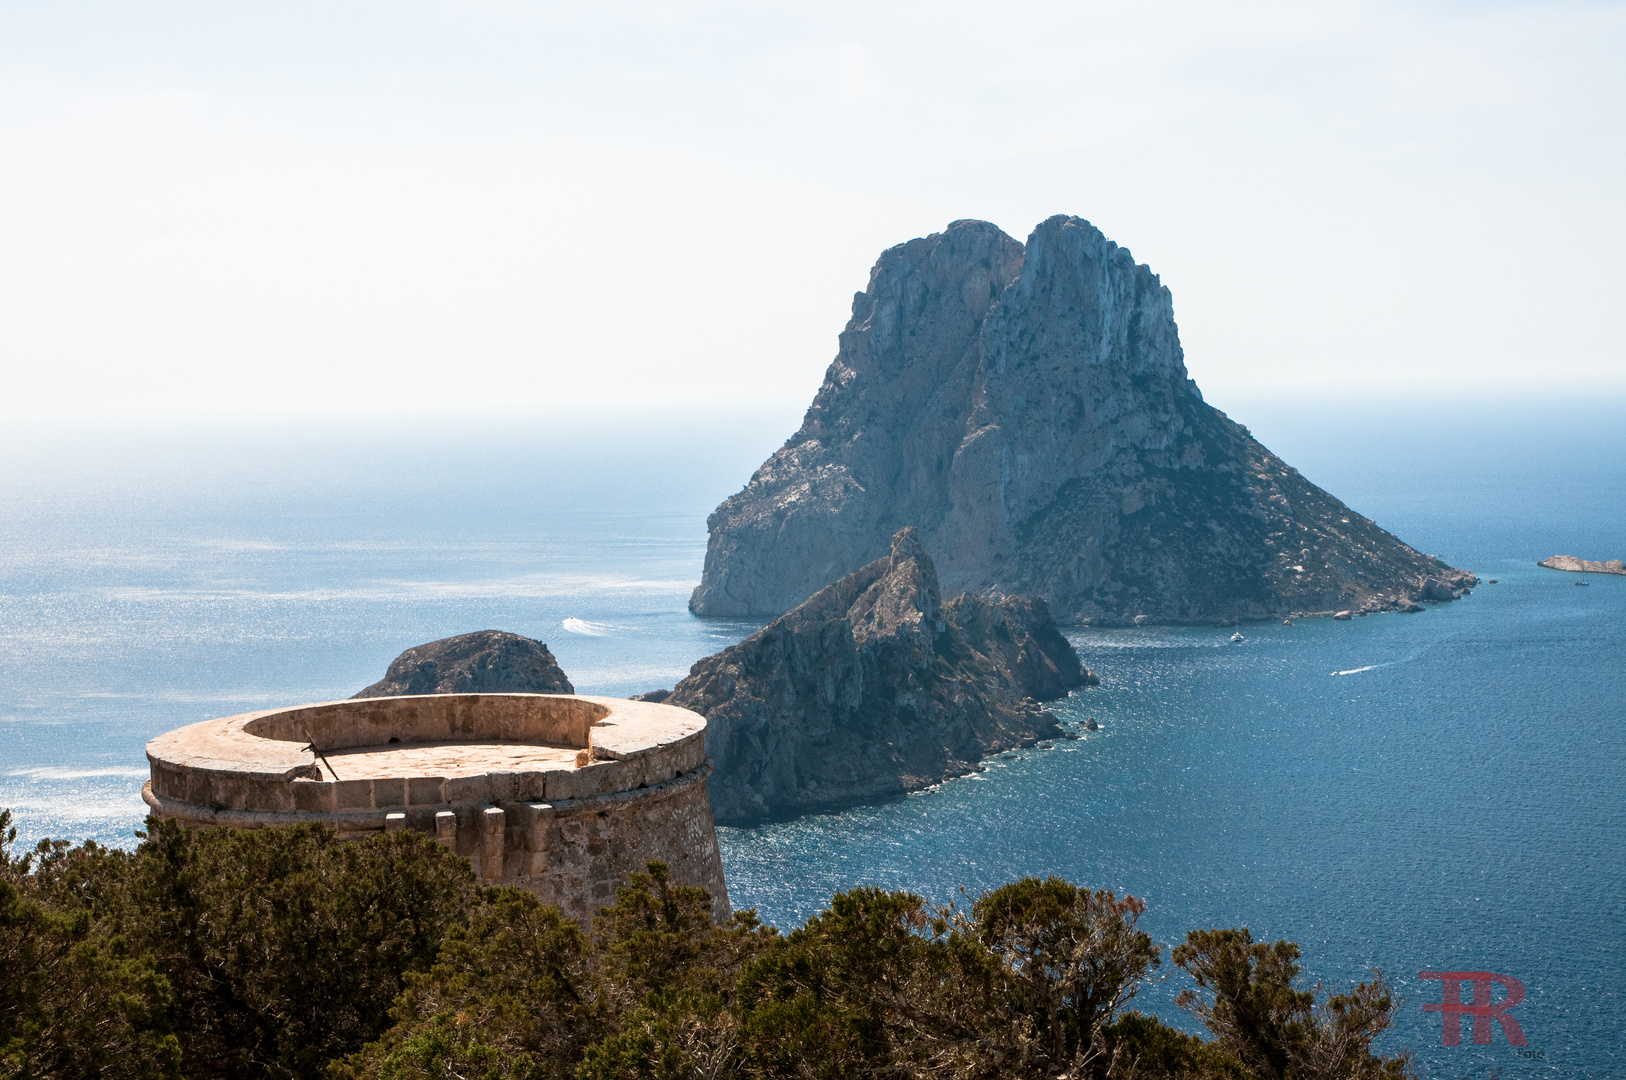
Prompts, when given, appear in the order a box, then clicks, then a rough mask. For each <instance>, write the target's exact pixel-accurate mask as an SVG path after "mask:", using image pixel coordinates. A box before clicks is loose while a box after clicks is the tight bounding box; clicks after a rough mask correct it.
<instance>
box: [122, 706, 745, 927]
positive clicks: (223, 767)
mask: <svg viewBox="0 0 1626 1080" xmlns="http://www.w3.org/2000/svg"><path fill="white" fill-rule="evenodd" d="M705 731H706V721H705V719H704V718H703V717H701V716H699V715H698V714H696V713H693V712H690V711H689V710H687V709H680V708H674V707H672V706H668V705H659V704H654V703H651V702H639V701H623V700H621V699H618V698H600V697H585V696H579V695H573V694H435V695H422V696H408V697H386V698H360V699H351V700H348V701H332V702H324V703H321V704H314V705H301V706H298V707H295V708H291V709H272V710H267V711H263V712H254V713H245V714H242V715H240V716H228V717H223V718H221V719H218V720H206V721H204V722H203V723H200V724H192V725H190V726H188V727H184V728H178V729H176V730H175V731H171V732H168V733H167V734H164V735H160V736H159V737H158V738H156V739H154V740H152V742H150V743H148V744H147V759H148V761H149V762H150V763H151V766H152V778H151V779H150V780H149V781H148V782H147V783H146V785H145V786H144V787H143V788H142V793H141V794H142V798H143V799H145V800H146V802H147V805H148V806H150V807H151V808H152V810H153V813H154V814H156V815H158V816H160V817H170V818H175V819H176V820H178V821H181V822H183V823H185V824H188V825H199V826H224V827H231V828H252V827H256V826H260V825H283V824H293V823H295V822H300V821H319V822H322V823H323V824H326V825H330V826H332V827H333V828H335V829H337V830H338V831H339V833H340V835H341V836H345V837H358V836H364V835H366V834H368V833H372V832H385V831H393V830H395V829H417V830H420V831H422V832H425V833H427V834H429V835H431V836H433V837H435V838H436V839H437V840H439V841H440V842H441V843H443V844H445V845H447V846H448V847H450V848H451V849H452V850H454V851H456V852H457V853H458V854H460V855H462V856H464V857H465V858H467V859H468V860H469V863H470V865H471V866H472V867H473V869H474V873H475V876H476V878H477V879H478V880H479V881H480V882H481V883H482V884H505V885H517V886H519V887H521V888H524V889H528V890H529V891H531V892H534V893H536V894H537V895H538V896H540V897H541V898H542V899H543V900H545V901H547V902H549V903H554V904H558V905H559V907H560V908H561V909H562V910H563V911H564V912H565V913H566V914H567V915H569V916H571V917H572V918H575V919H578V920H580V921H582V922H583V923H584V924H585V923H587V922H588V921H590V919H591V917H592V916H593V915H594V914H596V913H597V911H598V909H599V908H601V907H603V906H605V905H607V904H611V903H613V902H614V900H615V889H616V887H617V886H619V885H621V884H624V883H625V882H626V880H627V876H628V875H629V874H630V873H632V872H633V871H635V870H640V869H642V868H643V865H644V863H645V862H647V861H649V860H651V859H659V860H661V861H662V862H665V863H666V864H667V865H668V866H670V867H671V868H672V873H673V876H674V878H675V879H676V880H678V881H681V882H684V883H686V884H692V885H700V886H703V887H705V888H706V889H708V890H710V892H711V894H712V897H713V907H714V910H715V912H716V914H717V916H718V918H724V917H726V916H727V915H728V912H729V903H728V892H727V889H726V887H725V886H724V883H723V867H722V858H721V854H720V852H719V850H718V847H717V834H716V830H715V829H714V827H713V823H712V815H711V804H710V799H709V796H708V793H707V788H706V778H707V777H708V776H709V775H710V773H711V764H710V762H709V761H707V759H706V752H705ZM312 747H314V748H315V750H316V751H319V753H318V752H313V750H312V749H311V748H312Z"/></svg>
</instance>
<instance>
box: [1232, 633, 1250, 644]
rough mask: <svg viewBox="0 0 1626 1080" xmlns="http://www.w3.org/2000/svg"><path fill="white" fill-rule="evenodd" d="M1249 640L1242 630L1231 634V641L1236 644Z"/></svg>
mask: <svg viewBox="0 0 1626 1080" xmlns="http://www.w3.org/2000/svg"><path fill="white" fill-rule="evenodd" d="M1247 640H1248V639H1247V638H1245V637H1243V636H1242V631H1240V630H1238V631H1237V632H1236V633H1234V634H1232V635H1231V642H1232V643H1233V644H1236V645H1240V644H1242V643H1243V642H1244V641H1247Z"/></svg>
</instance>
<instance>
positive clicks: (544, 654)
mask: <svg viewBox="0 0 1626 1080" xmlns="http://www.w3.org/2000/svg"><path fill="white" fill-rule="evenodd" d="M575 692H576V688H575V687H573V686H571V685H570V680H569V679H567V678H565V673H564V672H563V671H562V670H561V669H560V667H559V664H558V662H557V661H555V660H554V658H553V653H551V652H549V651H548V647H547V646H546V645H544V644H542V642H540V641H533V640H532V639H530V638H528V637H521V636H520V635H519V634H510V633H507V632H505V631H502V630H478V631H476V632H474V633H472V634H458V635H457V636H456V637H449V638H442V639H441V640H439V641H431V642H429V643H428V644H427V645H414V646H413V647H412V648H410V649H408V650H407V651H406V652H404V653H402V654H401V655H400V656H397V657H396V658H395V659H394V660H392V661H391V662H390V666H389V670H388V671H386V672H385V673H384V677H383V678H382V679H380V680H379V681H378V682H375V683H373V685H371V686H369V687H368V688H367V689H365V690H363V691H362V692H361V693H359V694H357V695H356V697H358V698H374V697H401V696H403V695H407V694H574V693H575Z"/></svg>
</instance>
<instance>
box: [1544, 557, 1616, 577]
mask: <svg viewBox="0 0 1626 1080" xmlns="http://www.w3.org/2000/svg"><path fill="white" fill-rule="evenodd" d="M1536 565H1537V566H1545V567H1546V568H1547V569H1549V570H1568V571H1569V572H1571V573H1573V574H1626V562H1623V561H1622V560H1620V559H1610V560H1609V561H1608V562H1595V561H1593V560H1592V559H1577V558H1576V557H1575V556H1574V555H1554V556H1553V557H1552V558H1550V559H1543V560H1541V561H1540V562H1538V563H1537V564H1536Z"/></svg>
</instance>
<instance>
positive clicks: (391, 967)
mask: <svg viewBox="0 0 1626 1080" xmlns="http://www.w3.org/2000/svg"><path fill="white" fill-rule="evenodd" d="M9 822H10V816H9V814H0V840H4V841H5V843H4V844H0V1077H11V1076H15V1077H40V1078H46V1077H89V1076H108V1077H125V1076H129V1077H173V1076H182V1077H189V1078H190V1077H200V1078H201V1077H239V1076H242V1077H268V1078H269V1077H279V1078H280V1077H319V1076H327V1077H331V1078H333V1080H339V1078H349V1080H364V1078H365V1080H407V1078H424V1080H428V1078H431V1077H432V1078H435V1080H446V1078H451V1077H460V1078H465V1080H533V1078H534V1080H543V1078H545V1080H571V1078H574V1080H611V1078H622V1077H643V1078H662V1080H677V1078H706V1080H722V1078H739V1080H768V1078H780V1077H783V1078H787V1080H788V1078H829V1080H839V1078H846V1077H854V1078H856V1077H892V1078H898V1080H905V1078H916V1077H918V1078H926V1077H934V1078H935V1077H952V1078H958V1080H973V1078H981V1077H989V1078H992V1077H1013V1078H1027V1077H1031V1078H1034V1080H1039V1078H1063V1077H1066V1078H1070V1080H1085V1078H1092V1080H1111V1078H1122V1080H1158V1078H1168V1080H1175V1078H1216V1080H1217V1078H1225V1080H1285V1078H1290V1077H1291V1078H1295V1080H1367V1078H1372V1080H1387V1078H1398V1077H1404V1076H1408V1075H1410V1063H1409V1060H1408V1059H1407V1058H1406V1057H1405V1056H1403V1055H1402V1056H1399V1057H1379V1056H1375V1055H1373V1054H1372V1052H1371V1045H1372V1042H1373V1040H1374V1039H1375V1038H1376V1037H1377V1036H1378V1035H1379V1034H1381V1033H1382V1032H1383V1031H1384V1030H1385V1028H1386V1027H1387V1025H1388V1021H1389V1017H1390V1014H1391V1012H1392V1010H1393V1001H1392V999H1391V997H1390V995H1389V993H1388V991H1387V988H1386V987H1385V985H1384V983H1383V981H1382V978H1381V976H1380V977H1378V978H1377V979H1376V980H1375V981H1374V982H1372V983H1366V984H1362V985H1361V986H1359V987H1357V988H1356V989H1355V990H1353V991H1351V992H1349V993H1347V994H1334V995H1331V996H1327V995H1323V994H1321V993H1320V992H1319V991H1316V990H1310V989H1304V988H1302V987H1300V986H1299V985H1298V976H1299V967H1298V950H1297V948H1296V947H1295V946H1293V945H1292V944H1291V943H1289V942H1275V943H1272V944H1266V943H1263V942H1254V941H1253V940H1252V938H1251V936H1250V935H1249V933H1248V931H1246V930H1205V931H1193V932H1192V933H1191V934H1189V935H1188V936H1187V939H1186V942H1185V943H1184V944H1182V945H1180V946H1178V947H1176V948H1175V949H1174V950H1173V954H1172V959H1173V961H1174V964H1175V965H1176V966H1177V967H1178V968H1180V969H1182V970H1183V971H1184V972H1186V973H1187V974H1189V975H1190V976H1191V977H1192V979H1193V981H1194V983H1195V986H1196V988H1195V989H1194V990H1188V991H1186V992H1185V993H1183V994H1182V995H1181V999H1180V1000H1181V1004H1182V1005H1183V1006H1184V1007H1186V1008H1187V1009H1188V1010H1189V1011H1190V1012H1192V1013H1193V1015H1195V1016H1196V1017H1197V1018H1198V1019H1199V1020H1201V1021H1202V1023H1203V1024H1204V1025H1205V1026H1206V1027H1207V1028H1208V1030H1209V1032H1210V1033H1211V1035H1212V1036H1213V1037H1212V1038H1211V1039H1208V1040H1204V1039H1201V1038H1198V1037H1196V1036H1193V1035H1190V1034H1187V1033H1185V1032H1182V1031H1179V1030H1177V1029H1175V1028H1172V1027H1170V1026H1168V1025H1166V1024H1164V1023H1162V1022H1161V1021H1159V1020H1157V1019H1154V1018H1152V1017H1149V1016H1145V1015H1143V1014H1141V1013H1138V1012H1133V1011H1129V1009H1128V1005H1129V1004H1130V1002H1131V1000H1132V999H1133V998H1134V996H1135V994H1136V993H1137V991H1138V990H1140V989H1141V988H1142V987H1143V986H1145V984H1146V982H1147V980H1148V979H1149V978H1150V977H1151V976H1152V973H1153V971H1154V969H1156V968H1157V967H1158V966H1159V965H1160V962H1161V959H1162V957H1161V950H1160V949H1159V948H1158V946H1156V945H1155V944H1153V942H1152V941H1151V939H1150V937H1148V935H1147V934H1146V933H1145V932H1143V931H1141V930H1140V929H1138V927H1137V922H1138V920H1139V918H1140V916H1141V914H1142V912H1143V911H1144V905H1143V904H1141V902H1140V901H1138V900H1136V899H1134V898H1133V897H1123V898H1119V897H1117V896H1115V895H1113V894H1112V893H1111V892H1107V891H1090V890H1087V889H1081V888H1079V887H1077V886H1075V885H1072V884H1070V883H1068V882H1066V881H1062V880H1060V879H1058V878H1049V879H1045V880H1039V879H1036V878H1024V879H1022V880H1020V881H1017V882H1013V883H1011V884H1009V885H1006V886H1003V887H1001V888H998V889H995V890H993V891H992V892H989V893H985V894H983V895H981V896H979V897H976V898H974V899H973V900H972V901H971V902H970V903H969V904H968V905H966V906H964V907H959V906H954V905H949V906H946V907H934V906H932V905H929V904H927V903H926V901H925V900H923V899H922V898H921V897H919V896H915V895H912V894H909V893H902V892H887V891H884V890H881V889H873V888H858V889H853V890H850V891H848V892H844V893H839V894H837V895H836V896H834V897H832V898H831V901H830V906H829V907H828V908H827V909H826V910H824V911H822V912H820V913H819V914H817V915H815V916H813V917H812V918H810V919H809V920H808V921H807V922H806V923H804V924H803V925H802V926H800V927H797V928H795V929H793V930H792V931H791V932H790V933H789V934H787V935H781V934H780V933H779V932H778V931H777V930H774V929H772V928H770V927H764V926H762V925H760V924H759V923H758V922H757V920H756V917H755V914H754V913H752V912H740V913H736V914H735V916H734V917H733V918H732V919H731V920H729V921H727V922H725V923H720V924H719V923H716V922H714V921H713V920H712V917H711V898H710V896H709V895H708V894H707V893H706V892H705V890H703V889H698V888H693V887H690V886H686V885H681V884H678V883H676V882H673V881H672V880H670V878H669V877H668V875H667V870H666V868H665V867H664V866H662V865H661V864H659V863H651V864H649V866H648V867H647V868H646V870H645V871H644V872H642V873H638V874H634V875H632V878H631V880H630V881H629V882H628V884H627V886H626V887H625V888H623V889H621V890H620V891H619V894H618V898H617V902H616V904H615V905H614V906H613V907H610V908H606V909H605V910H604V911H603V912H602V913H601V914H600V916H599V918H598V919H597V920H596V922H595V924H594V925H593V927H592V928H591V929H590V930H588V929H585V928H582V927H579V926H577V925H576V924H575V923H574V922H572V921H570V920H568V919H566V918H564V917H563V916H562V915H560V913H559V911H558V910H557V909H555V908H552V907H548V906H545V905H544V904H542V903H541V902H540V901H538V900H537V899H536V897H534V896H532V895H531V894H529V893H526V892H523V891H521V890H518V889H513V888H491V889H475V888H474V886H473V882H472V880H471V877H470V874H469V869H468V864H467V863H466V862H465V861H464V860H462V859H460V858H458V857H456V856H454V855H452V854H451V853H450V852H448V851H447V850H446V849H445V848H443V847H441V846H440V845H438V844H435V843H433V842H431V841H429V840H427V839H426V838H423V837H420V836H418V835H416V834H414V833H411V832H404V831H403V832H398V833H391V834H387V835H378V836H374V837H371V838H369V839H366V840H361V841H355V842H340V841H339V840H338V839H337V837H336V836H335V835H334V834H333V832H331V831H330V830H326V829H323V828H320V827H314V826H296V827H292V828H287V829H263V830H257V831H244V832H231V831H225V830H185V829H181V828H179V827H177V826H176V825H174V824H173V823H159V822H149V825H148V832H147V833H146V834H145V835H144V836H143V838H142V843H141V845H140V846H139V847H138V848H137V849H136V850H135V851H133V852H121V851H112V850H109V849H106V848H102V847H99V846H97V845H95V844H89V843H87V844H84V845H81V846H79V847H69V846H68V845H66V844H64V843H61V842H46V843H43V844H41V845H40V846H39V847H38V848H37V849H36V850H35V852H33V853H32V854H30V855H28V856H26V857H23V858H20V859H19V858H12V857H11V855H10V853H9V844H10V843H11V841H12V840H13V839H14V838H15V830H9Z"/></svg>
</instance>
